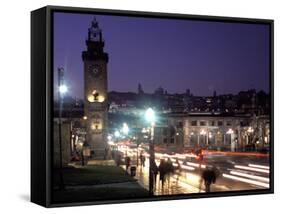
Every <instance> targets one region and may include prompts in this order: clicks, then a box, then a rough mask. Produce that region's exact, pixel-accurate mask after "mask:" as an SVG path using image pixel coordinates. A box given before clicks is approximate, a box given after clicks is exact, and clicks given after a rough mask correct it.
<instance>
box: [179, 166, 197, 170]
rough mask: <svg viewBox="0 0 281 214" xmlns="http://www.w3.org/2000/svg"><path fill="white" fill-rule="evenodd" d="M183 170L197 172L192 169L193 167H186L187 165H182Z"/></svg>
mask: <svg viewBox="0 0 281 214" xmlns="http://www.w3.org/2000/svg"><path fill="white" fill-rule="evenodd" d="M181 168H182V169H187V170H195V168H194V167H192V166H186V165H181Z"/></svg>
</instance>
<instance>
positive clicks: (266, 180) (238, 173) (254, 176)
mask: <svg viewBox="0 0 281 214" xmlns="http://www.w3.org/2000/svg"><path fill="white" fill-rule="evenodd" d="M230 174H233V175H239V176H242V177H248V178H253V179H256V180H260V181H264V182H267V183H269V178H265V177H261V176H257V175H250V174H247V173H243V172H237V171H230Z"/></svg>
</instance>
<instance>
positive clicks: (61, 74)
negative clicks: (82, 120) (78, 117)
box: [58, 68, 67, 189]
mask: <svg viewBox="0 0 281 214" xmlns="http://www.w3.org/2000/svg"><path fill="white" fill-rule="evenodd" d="M66 92H67V87H66V85H64V69H63V68H58V104H59V133H58V134H59V150H60V152H59V161H60V173H59V174H60V189H64V180H63V171H62V170H63V169H62V135H61V124H62V120H61V118H62V108H63V95H64V94H65V93H66Z"/></svg>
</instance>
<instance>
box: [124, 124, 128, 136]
mask: <svg viewBox="0 0 281 214" xmlns="http://www.w3.org/2000/svg"><path fill="white" fill-rule="evenodd" d="M122 132H123V133H124V135H128V133H129V126H128V124H127V123H123V127H122Z"/></svg>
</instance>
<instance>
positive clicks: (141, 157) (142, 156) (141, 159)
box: [140, 153, 145, 167]
mask: <svg viewBox="0 0 281 214" xmlns="http://www.w3.org/2000/svg"><path fill="white" fill-rule="evenodd" d="M140 162H141V167H144V166H145V156H144V155H143V153H141V155H140Z"/></svg>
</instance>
